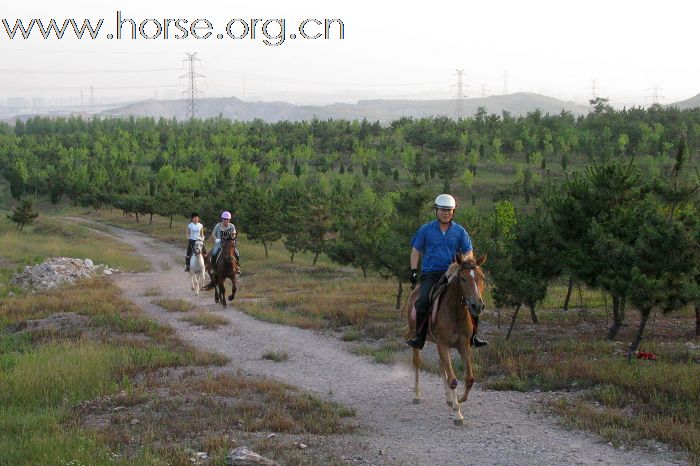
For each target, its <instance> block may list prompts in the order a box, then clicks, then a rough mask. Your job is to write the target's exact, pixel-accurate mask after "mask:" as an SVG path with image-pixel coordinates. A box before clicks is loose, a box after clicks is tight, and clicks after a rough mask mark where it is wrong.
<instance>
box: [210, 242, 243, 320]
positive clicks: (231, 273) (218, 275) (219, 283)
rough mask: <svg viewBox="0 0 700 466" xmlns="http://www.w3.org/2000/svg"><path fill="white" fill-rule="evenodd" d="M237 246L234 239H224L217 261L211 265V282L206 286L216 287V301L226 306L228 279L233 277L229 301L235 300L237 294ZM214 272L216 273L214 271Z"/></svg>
mask: <svg viewBox="0 0 700 466" xmlns="http://www.w3.org/2000/svg"><path fill="white" fill-rule="evenodd" d="M235 251H236V246H235V241H234V239H233V238H232V239H222V240H221V250H220V251H219V255H218V258H217V260H216V263H214V264H211V266H210V267H209V276H210V277H211V279H212V280H211V282H210V283H209V284H208V285H207V286H206V287H205V289H207V290H211V289H212V288H214V301H215V302H217V303H218V302H221V305H222V306H223V307H226V286H225V283H226V279H227V278H230V279H231V295H230V296H229V297H228V300H229V301H233V298H234V297H235V296H236V290H237V287H236V269H237V267H236V256H235ZM212 272H214V273H212Z"/></svg>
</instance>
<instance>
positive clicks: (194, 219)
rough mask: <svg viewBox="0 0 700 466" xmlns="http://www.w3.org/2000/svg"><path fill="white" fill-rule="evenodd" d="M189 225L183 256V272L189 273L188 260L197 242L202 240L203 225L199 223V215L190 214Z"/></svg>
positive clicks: (195, 213)
mask: <svg viewBox="0 0 700 466" xmlns="http://www.w3.org/2000/svg"><path fill="white" fill-rule="evenodd" d="M190 220H191V222H190V224H189V225H187V233H186V235H187V253H186V255H185V272H189V271H190V258H191V257H192V252H193V250H194V243H195V242H196V241H197V240H204V225H202V224H201V223H199V214H198V213H197V212H192V215H191V216H190Z"/></svg>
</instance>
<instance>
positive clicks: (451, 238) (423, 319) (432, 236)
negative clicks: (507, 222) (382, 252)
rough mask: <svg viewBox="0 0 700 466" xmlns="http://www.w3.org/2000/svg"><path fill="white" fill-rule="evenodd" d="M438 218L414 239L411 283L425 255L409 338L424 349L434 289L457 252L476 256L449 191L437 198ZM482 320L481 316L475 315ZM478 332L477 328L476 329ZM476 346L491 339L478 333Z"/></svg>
mask: <svg viewBox="0 0 700 466" xmlns="http://www.w3.org/2000/svg"><path fill="white" fill-rule="evenodd" d="M433 207H434V209H435V216H436V218H437V219H436V220H433V221H432V222H429V223H426V224H425V225H423V226H421V227H420V228H419V229H418V231H417V232H416V234H415V235H414V236H413V239H412V240H411V246H412V247H413V248H412V250H411V283H412V284H413V285H415V284H416V283H417V282H418V262H419V261H420V259H421V258H422V259H423V261H422V267H421V274H420V291H419V293H420V296H419V298H418V300H417V301H416V334H415V336H414V337H413V338H411V339H410V340H407V341H406V344H408V345H409V346H411V347H412V348H415V349H419V350H420V349H423V346H424V345H425V338H426V336H427V334H428V326H429V323H428V314H429V310H430V290H431V289H432V287H433V285H434V284H436V283H437V282H439V281H440V279H441V278H442V277H443V276H444V274H445V272H446V271H447V269H448V267H449V266H450V264H451V263H452V262H453V261H454V258H455V255H456V254H460V255H462V257H463V258H464V260H467V259H473V247H472V242H471V239H470V238H469V234H467V231H466V230H465V229H464V228H463V227H462V226H461V225H459V224H458V223H456V222H453V221H452V217H453V216H454V211H455V208H456V207H457V203H456V202H455V199H454V197H452V196H450V195H449V194H440V195H439V196H438V197H437V198H436V199H435V205H434V206H433ZM475 323H476V324H478V317H475ZM474 333H476V330H475V332H474ZM472 344H473V345H474V346H476V347H479V346H484V345H486V344H487V342H485V341H483V340H481V339H479V338H477V337H476V335H475V336H474V337H473V339H472Z"/></svg>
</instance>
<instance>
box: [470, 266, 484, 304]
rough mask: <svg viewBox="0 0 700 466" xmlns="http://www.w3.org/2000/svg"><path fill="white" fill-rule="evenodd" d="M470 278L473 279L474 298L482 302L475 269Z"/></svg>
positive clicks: (471, 271)
mask: <svg viewBox="0 0 700 466" xmlns="http://www.w3.org/2000/svg"><path fill="white" fill-rule="evenodd" d="M469 276H470V277H472V287H473V291H474V296H476V297H477V298H479V300H481V293H479V287H478V286H476V274H475V273H474V270H473V269H472V270H470V271H469Z"/></svg>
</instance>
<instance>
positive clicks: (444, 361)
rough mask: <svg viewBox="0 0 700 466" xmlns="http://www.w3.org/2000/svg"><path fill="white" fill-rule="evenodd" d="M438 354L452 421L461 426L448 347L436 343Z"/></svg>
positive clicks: (461, 418)
mask: <svg viewBox="0 0 700 466" xmlns="http://www.w3.org/2000/svg"><path fill="white" fill-rule="evenodd" d="M438 354H439V355H440V368H441V369H442V371H443V373H444V374H445V385H446V390H447V395H448V396H449V399H450V401H452V419H453V420H454V423H455V425H456V426H461V425H463V424H464V416H462V412H461V411H460V409H459V400H458V399H457V376H456V375H455V373H454V370H453V369H452V361H451V359H450V348H449V346H447V345H444V344H440V343H438ZM448 404H449V403H448Z"/></svg>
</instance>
